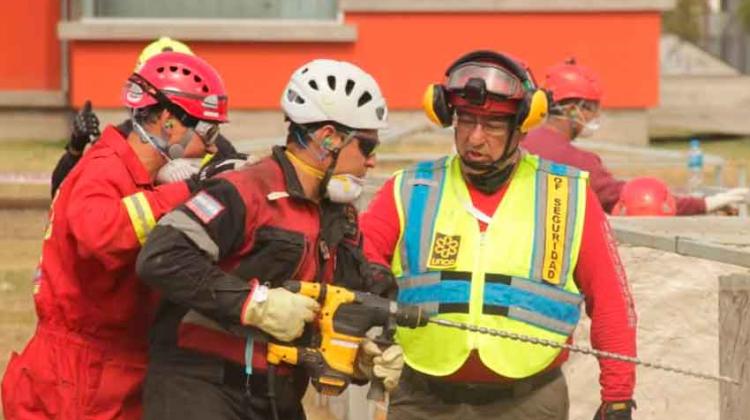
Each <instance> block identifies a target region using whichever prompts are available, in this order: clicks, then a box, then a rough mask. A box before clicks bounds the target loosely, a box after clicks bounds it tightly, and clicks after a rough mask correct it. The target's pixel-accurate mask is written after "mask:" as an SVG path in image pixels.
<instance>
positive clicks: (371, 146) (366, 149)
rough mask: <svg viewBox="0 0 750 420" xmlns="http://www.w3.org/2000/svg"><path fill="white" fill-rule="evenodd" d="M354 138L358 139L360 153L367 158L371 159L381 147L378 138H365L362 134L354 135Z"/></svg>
mask: <svg viewBox="0 0 750 420" xmlns="http://www.w3.org/2000/svg"><path fill="white" fill-rule="evenodd" d="M354 138H356V139H357V145H358V146H359V151H360V152H361V153H362V156H364V157H365V158H369V157H371V156H372V155H374V154H375V152H376V151H377V149H378V146H380V140H379V139H377V138H372V137H365V136H363V135H360V134H354Z"/></svg>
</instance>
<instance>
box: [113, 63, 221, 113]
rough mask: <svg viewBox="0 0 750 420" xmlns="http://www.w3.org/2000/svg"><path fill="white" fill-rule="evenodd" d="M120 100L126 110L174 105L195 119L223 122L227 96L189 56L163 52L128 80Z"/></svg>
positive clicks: (212, 76) (213, 75)
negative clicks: (159, 104)
mask: <svg viewBox="0 0 750 420" xmlns="http://www.w3.org/2000/svg"><path fill="white" fill-rule="evenodd" d="M122 100H123V102H124V104H125V106H127V107H129V108H135V109H138V108H143V107H146V106H150V105H154V104H156V103H160V102H161V103H165V102H166V104H173V105H177V106H178V107H179V108H180V109H182V110H183V111H185V113H187V115H189V116H190V117H193V118H195V119H198V120H205V121H214V122H220V123H222V122H227V120H228V119H227V95H226V90H225V89H224V82H223V81H222V80H221V76H219V73H218V72H217V71H216V70H215V69H214V68H213V67H211V65H210V64H208V63H207V62H206V61H204V60H203V59H201V58H198V57H196V56H193V55H189V54H183V53H178V52H163V53H161V54H157V55H155V56H153V57H152V58H150V59H148V60H147V61H146V62H145V63H144V64H143V65H142V66H141V67H140V68H138V69H137V70H136V71H135V73H133V74H132V75H131V76H130V77H129V78H128V83H127V84H126V86H125V89H124V90H123V95H122Z"/></svg>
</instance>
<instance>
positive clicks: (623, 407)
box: [594, 400, 637, 420]
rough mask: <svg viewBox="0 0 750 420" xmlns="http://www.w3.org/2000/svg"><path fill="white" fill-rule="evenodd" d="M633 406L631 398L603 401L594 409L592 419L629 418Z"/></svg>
mask: <svg viewBox="0 0 750 420" xmlns="http://www.w3.org/2000/svg"><path fill="white" fill-rule="evenodd" d="M635 408H637V407H636V405H635V401H633V400H630V401H609V402H603V403H602V405H600V406H599V409H598V410H596V414H594V420H631V419H632V418H633V409H635Z"/></svg>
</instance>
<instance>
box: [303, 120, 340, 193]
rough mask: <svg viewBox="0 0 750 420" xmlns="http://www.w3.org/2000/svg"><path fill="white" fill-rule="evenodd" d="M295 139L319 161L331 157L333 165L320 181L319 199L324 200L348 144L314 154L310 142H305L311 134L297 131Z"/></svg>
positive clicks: (331, 164) (327, 169)
mask: <svg viewBox="0 0 750 420" xmlns="http://www.w3.org/2000/svg"><path fill="white" fill-rule="evenodd" d="M294 134H295V137H296V139H297V142H298V143H299V144H300V145H302V147H304V148H305V150H307V151H308V152H310V153H312V154H313V155H315V157H317V158H318V160H319V161H323V160H324V159H325V158H326V155H329V156H331V159H332V160H331V163H330V164H329V165H328V167H327V168H326V170H325V172H323V177H322V178H321V179H320V186H319V188H318V191H319V198H320V199H321V200H322V199H324V198H326V193H327V188H328V183H329V182H330V181H331V177H332V176H333V171H335V170H336V164H337V163H338V161H339V153H340V152H341V149H342V148H343V147H344V146H346V144H344V145H342V146H341V147H336V148H334V149H326V148H324V149H323V150H324V151H323V153H317V152H314V151H313V150H312V149H310V145H309V142H308V141H307V140H305V138H304V137H305V136H308V137H311V136H310V133H308V132H302V133H301V132H299V131H297V130H295V132H294Z"/></svg>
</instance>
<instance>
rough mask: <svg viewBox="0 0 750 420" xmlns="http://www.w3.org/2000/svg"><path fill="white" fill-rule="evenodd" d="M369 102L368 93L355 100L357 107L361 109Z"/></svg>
mask: <svg viewBox="0 0 750 420" xmlns="http://www.w3.org/2000/svg"><path fill="white" fill-rule="evenodd" d="M371 100H372V95H370V92H365V93H363V94H362V96H360V97H359V99H358V100H357V106H359V107H361V106H363V105H364V104H366V103H368V102H370V101H371Z"/></svg>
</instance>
